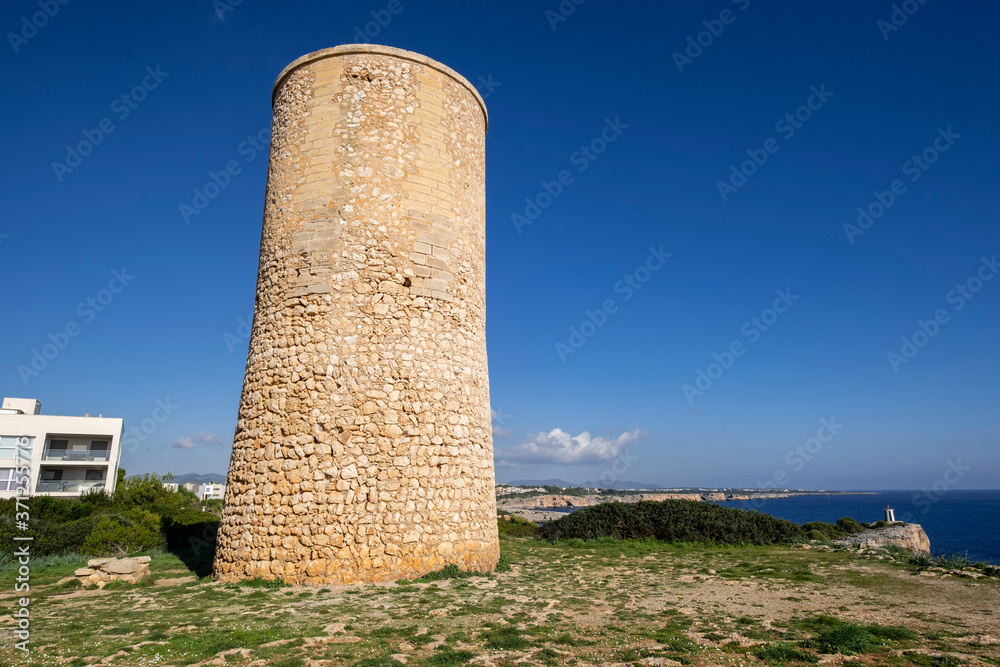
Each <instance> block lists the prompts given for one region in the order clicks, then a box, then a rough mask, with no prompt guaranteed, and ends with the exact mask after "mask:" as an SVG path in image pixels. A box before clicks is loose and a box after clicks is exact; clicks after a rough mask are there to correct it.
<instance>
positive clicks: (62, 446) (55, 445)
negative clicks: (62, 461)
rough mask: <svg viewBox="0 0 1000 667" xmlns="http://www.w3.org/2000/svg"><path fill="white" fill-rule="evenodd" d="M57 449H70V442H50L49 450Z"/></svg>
mask: <svg viewBox="0 0 1000 667" xmlns="http://www.w3.org/2000/svg"><path fill="white" fill-rule="evenodd" d="M56 449H59V450H62V451H66V450H67V449H69V440H49V450H56Z"/></svg>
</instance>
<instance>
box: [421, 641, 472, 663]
mask: <svg viewBox="0 0 1000 667" xmlns="http://www.w3.org/2000/svg"><path fill="white" fill-rule="evenodd" d="M475 657H476V654H475V653H473V652H472V651H456V650H455V649H453V648H452V647H450V646H448V645H447V644H442V645H441V646H438V647H437V651H436V652H435V653H434V655H433V656H431V657H430V658H428V659H427V662H426V663H425V664H427V665H432V666H433V667H460V665H464V664H465V663H467V662H469V661H470V660H472V659H473V658H475Z"/></svg>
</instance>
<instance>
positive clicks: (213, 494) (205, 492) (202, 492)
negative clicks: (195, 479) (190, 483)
mask: <svg viewBox="0 0 1000 667" xmlns="http://www.w3.org/2000/svg"><path fill="white" fill-rule="evenodd" d="M225 496H226V485H225V484H219V483H213V484H202V485H201V486H200V487H198V498H200V499H201V500H223V499H224V498H225Z"/></svg>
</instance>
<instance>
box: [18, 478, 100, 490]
mask: <svg viewBox="0 0 1000 667" xmlns="http://www.w3.org/2000/svg"><path fill="white" fill-rule="evenodd" d="M103 488H104V482H86V481H84V480H80V479H68V480H65V481H59V482H39V483H38V485H37V486H35V493H86V492H87V491H90V490H92V489H103Z"/></svg>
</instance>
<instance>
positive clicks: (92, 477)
mask: <svg viewBox="0 0 1000 667" xmlns="http://www.w3.org/2000/svg"><path fill="white" fill-rule="evenodd" d="M87 481H88V482H103V481H104V471H103V470H88V471H87Z"/></svg>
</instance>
